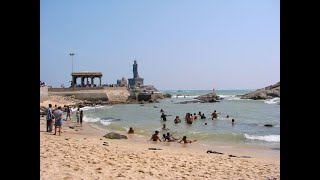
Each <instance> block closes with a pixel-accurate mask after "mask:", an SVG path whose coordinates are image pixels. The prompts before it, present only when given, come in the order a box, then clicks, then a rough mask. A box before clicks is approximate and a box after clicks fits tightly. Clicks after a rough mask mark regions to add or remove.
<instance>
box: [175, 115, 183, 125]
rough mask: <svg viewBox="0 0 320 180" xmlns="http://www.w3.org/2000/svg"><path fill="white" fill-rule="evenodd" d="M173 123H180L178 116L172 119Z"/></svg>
mask: <svg viewBox="0 0 320 180" xmlns="http://www.w3.org/2000/svg"><path fill="white" fill-rule="evenodd" d="M173 122H174V123H175V124H178V123H181V120H180V118H179V116H176V118H175V119H174V121H173Z"/></svg>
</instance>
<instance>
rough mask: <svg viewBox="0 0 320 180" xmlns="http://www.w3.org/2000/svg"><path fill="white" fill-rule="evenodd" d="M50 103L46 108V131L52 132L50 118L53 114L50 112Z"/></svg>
mask: <svg viewBox="0 0 320 180" xmlns="http://www.w3.org/2000/svg"><path fill="white" fill-rule="evenodd" d="M51 108H52V104H49V108H48V109H47V118H46V119H47V132H52V119H53V114H52V109H51Z"/></svg>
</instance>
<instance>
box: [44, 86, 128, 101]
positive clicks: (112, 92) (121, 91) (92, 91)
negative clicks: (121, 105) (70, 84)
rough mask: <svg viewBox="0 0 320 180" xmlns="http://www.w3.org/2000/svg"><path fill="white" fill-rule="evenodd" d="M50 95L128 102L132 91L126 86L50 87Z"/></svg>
mask: <svg viewBox="0 0 320 180" xmlns="http://www.w3.org/2000/svg"><path fill="white" fill-rule="evenodd" d="M49 95H58V96H72V95H73V96H74V97H75V98H76V99H80V100H89V101H97V100H102V101H110V102H126V101H127V99H128V97H129V95H130V93H129V91H128V90H127V88H126V87H90V88H88V87H87V88H86V87H79V88H50V89H49Z"/></svg>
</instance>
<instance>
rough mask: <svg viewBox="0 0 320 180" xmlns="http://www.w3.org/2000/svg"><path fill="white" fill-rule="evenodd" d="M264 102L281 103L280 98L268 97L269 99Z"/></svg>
mask: <svg viewBox="0 0 320 180" xmlns="http://www.w3.org/2000/svg"><path fill="white" fill-rule="evenodd" d="M264 103H266V104H278V103H280V98H273V99H268V100H265V101H264Z"/></svg>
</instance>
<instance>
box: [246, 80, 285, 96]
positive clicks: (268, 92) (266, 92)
mask: <svg viewBox="0 0 320 180" xmlns="http://www.w3.org/2000/svg"><path fill="white" fill-rule="evenodd" d="M276 97H280V82H278V83H276V84H274V85H270V86H267V87H265V88H262V89H257V90H256V91H254V92H251V93H247V94H245V95H242V96H241V99H254V100H261V99H262V100H264V99H272V98H276Z"/></svg>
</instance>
